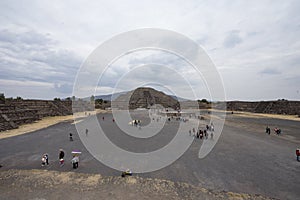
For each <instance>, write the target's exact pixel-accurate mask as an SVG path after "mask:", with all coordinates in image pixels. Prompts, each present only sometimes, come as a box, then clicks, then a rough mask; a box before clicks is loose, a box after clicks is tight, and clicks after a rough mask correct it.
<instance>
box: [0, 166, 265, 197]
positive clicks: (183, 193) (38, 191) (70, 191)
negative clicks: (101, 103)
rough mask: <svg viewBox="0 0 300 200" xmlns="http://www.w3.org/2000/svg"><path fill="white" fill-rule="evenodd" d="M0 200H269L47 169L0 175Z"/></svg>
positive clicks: (160, 182)
mask: <svg viewBox="0 0 300 200" xmlns="http://www.w3.org/2000/svg"><path fill="white" fill-rule="evenodd" d="M0 177H1V178H0V180H1V184H0V193H1V199H7V200H9V199H34V200H37V199H39V200H41V199H72V200H77V199H78V200H81V199H123V200H132V199H141V200H146V199H152V200H160V199H165V200H169V199H170V200H171V199H172V200H177V199H178V200H179V199H232V200H234V199H236V200H242V199H257V200H262V199H269V198H265V197H263V196H261V195H248V194H238V193H233V192H225V191H222V192H213V191H209V190H207V189H204V188H201V187H197V186H193V185H189V184H187V183H179V182H177V183H174V182H171V181H168V180H161V179H150V178H141V177H138V176H132V177H129V176H128V177H125V178H122V177H103V176H101V175H99V174H96V175H95V174H82V173H74V172H56V171H47V170H9V171H1V172H0Z"/></svg>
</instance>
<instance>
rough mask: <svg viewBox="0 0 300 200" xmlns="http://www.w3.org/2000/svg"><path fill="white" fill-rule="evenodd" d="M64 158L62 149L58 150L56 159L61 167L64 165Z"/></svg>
mask: <svg viewBox="0 0 300 200" xmlns="http://www.w3.org/2000/svg"><path fill="white" fill-rule="evenodd" d="M64 157H65V152H64V151H63V150H62V149H60V150H59V154H58V159H59V164H60V166H61V167H62V166H63V165H64Z"/></svg>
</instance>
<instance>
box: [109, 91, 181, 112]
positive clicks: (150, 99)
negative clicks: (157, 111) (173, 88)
mask: <svg viewBox="0 0 300 200" xmlns="http://www.w3.org/2000/svg"><path fill="white" fill-rule="evenodd" d="M155 104H160V105H162V106H163V107H165V108H169V107H170V108H173V109H178V108H179V106H180V105H179V102H178V101H177V100H176V99H174V98H173V97H171V96H169V95H166V94H165V93H163V92H160V91H157V90H155V89H153V88H147V87H140V88H137V89H135V90H133V91H129V92H128V93H126V94H123V95H120V96H119V97H118V98H116V99H115V100H114V101H113V102H112V107H113V108H118V109H136V108H150V107H151V106H153V105H155Z"/></svg>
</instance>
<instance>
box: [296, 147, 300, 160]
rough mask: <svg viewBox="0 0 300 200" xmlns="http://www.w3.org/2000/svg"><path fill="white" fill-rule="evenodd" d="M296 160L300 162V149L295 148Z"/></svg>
mask: <svg viewBox="0 0 300 200" xmlns="http://www.w3.org/2000/svg"><path fill="white" fill-rule="evenodd" d="M296 156H297V161H298V162H300V149H296Z"/></svg>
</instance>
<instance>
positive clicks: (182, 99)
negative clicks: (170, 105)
mask: <svg viewBox="0 0 300 200" xmlns="http://www.w3.org/2000/svg"><path fill="white" fill-rule="evenodd" d="M169 96H170V97H172V98H173V99H175V100H177V101H179V102H182V101H191V100H190V99H185V98H182V97H177V96H175V95H169Z"/></svg>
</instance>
